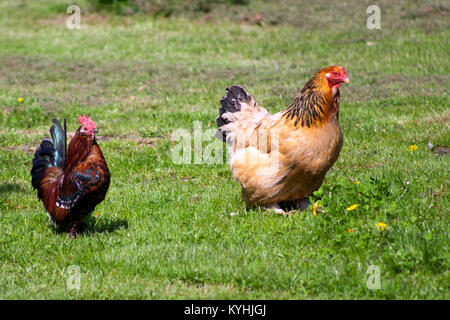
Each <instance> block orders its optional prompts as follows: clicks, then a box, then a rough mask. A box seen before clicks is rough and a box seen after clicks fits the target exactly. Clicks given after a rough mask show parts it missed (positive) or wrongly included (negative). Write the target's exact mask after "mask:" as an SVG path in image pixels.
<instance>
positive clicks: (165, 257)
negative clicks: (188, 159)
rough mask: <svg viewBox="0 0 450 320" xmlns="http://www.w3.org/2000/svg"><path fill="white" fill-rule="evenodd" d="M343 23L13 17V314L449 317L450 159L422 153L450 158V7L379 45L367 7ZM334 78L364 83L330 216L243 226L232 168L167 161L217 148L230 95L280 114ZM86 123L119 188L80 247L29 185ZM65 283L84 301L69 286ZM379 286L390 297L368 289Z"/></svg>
mask: <svg viewBox="0 0 450 320" xmlns="http://www.w3.org/2000/svg"><path fill="white" fill-rule="evenodd" d="M329 3H330V1H324V0H317V1H314V3H313V4H307V3H306V1H293V0H285V1H281V2H279V3H278V4H276V3H273V2H265V1H260V0H252V1H250V4H248V5H244V6H241V5H233V6H231V7H227V6H225V5H222V4H219V5H214V6H213V7H212V8H211V9H210V10H209V9H208V12H207V13H204V12H191V13H189V14H183V13H177V12H175V13H174V14H172V15H170V17H162V16H161V15H148V14H141V13H137V14H131V15H121V14H117V13H114V12H112V11H105V12H96V11H94V10H93V9H92V8H91V7H90V6H89V5H88V2H87V1H86V0H82V1H78V4H79V5H80V6H81V10H82V17H81V29H80V30H69V29H68V28H66V18H67V16H66V13H65V12H66V8H67V6H68V5H69V4H72V3H67V2H65V1H55V0H52V1H23V0H22V1H6V0H1V1H0V30H1V31H0V106H1V110H0V124H1V126H0V298H2V299H73V298H75V299H186V298H192V299H205V298H209V299H449V297H450V296H449V291H448V288H449V285H450V273H449V267H450V263H449V258H450V257H449V250H448V245H449V235H448V231H449V213H450V210H449V192H448V189H449V180H450V174H449V173H450V171H449V168H450V161H449V160H450V158H449V156H448V155H443V154H436V153H435V152H433V151H432V150H429V149H428V148H427V144H428V143H432V144H433V145H435V146H436V145H439V146H447V147H448V146H449V145H450V134H449V126H450V108H449V106H450V101H449V96H448V93H449V89H450V85H449V83H450V76H449V74H450V62H449V61H450V43H449V36H450V25H449V21H450V20H449V12H450V6H449V5H448V3H445V2H444V1H442V2H439V1H406V0H401V1H387V0H385V1H378V4H379V6H380V8H381V29H380V30H376V29H375V30H369V29H368V28H367V27H366V19H367V17H368V15H367V13H366V9H367V6H368V4H367V3H364V2H363V1H356V0H354V1H347V2H344V3H339V4H337V2H336V4H329ZM85 8H87V9H86V10H85ZM258 15H259V16H260V17H262V19H260V17H259V16H258ZM255 17H256V18H255ZM332 64H339V65H342V66H344V67H345V68H346V69H347V72H348V74H349V77H350V80H351V83H350V84H349V85H343V86H342V87H341V106H340V108H341V109H340V110H341V111H340V123H341V128H342V132H343V134H344V139H345V140H344V147H343V149H342V151H341V155H340V157H339V160H338V161H337V163H336V164H335V165H334V167H333V168H332V169H331V170H330V172H329V173H328V175H327V178H326V179H325V182H324V184H323V186H322V188H321V189H320V190H319V192H317V194H316V195H315V196H314V197H313V198H314V199H313V200H314V201H315V200H318V202H317V204H318V205H319V206H320V210H318V212H316V213H317V215H314V214H313V209H312V207H310V208H309V209H308V210H307V211H305V212H302V213H299V212H297V213H294V214H292V215H290V216H289V217H283V216H278V215H275V214H268V213H266V212H264V211H263V210H261V209H250V208H246V206H245V204H244V203H243V202H242V200H241V195H240V186H239V184H238V183H237V182H235V181H234V180H233V178H232V176H231V172H230V170H229V167H228V166H227V165H226V163H223V164H214V165H209V164H205V163H203V164H194V159H192V164H175V163H174V162H173V161H172V159H171V155H170V150H171V148H173V147H174V146H175V145H176V142H173V141H172V142H171V135H172V133H173V132H175V131H176V130H178V129H186V130H189V131H190V132H193V123H194V121H201V124H202V128H203V130H204V131H206V130H207V129H213V128H215V118H216V116H217V112H218V107H219V100H220V99H221V98H222V96H223V95H224V93H225V88H226V87H227V86H229V85H233V84H241V85H243V86H244V87H245V88H246V89H247V90H248V91H249V92H250V94H252V95H253V96H254V97H255V99H256V100H257V101H258V102H259V103H260V104H261V105H262V106H264V107H266V108H267V109H269V110H270V111H271V112H277V111H279V110H282V109H284V108H285V107H287V106H288V105H289V103H290V102H291V101H292V100H293V98H294V97H295V96H296V94H297V92H298V91H299V89H300V88H301V87H302V86H303V85H304V84H305V82H306V81H307V80H308V79H309V78H310V77H311V76H312V75H313V74H314V73H315V72H316V71H317V70H318V69H320V68H322V67H324V66H326V65H332ZM19 98H22V99H23V102H20V101H19ZM82 113H87V114H89V115H90V116H92V117H93V120H94V121H95V122H96V123H97V126H98V129H99V133H98V141H99V145H100V147H101V148H102V150H103V153H104V155H105V158H106V160H107V162H108V165H109V168H110V171H111V176H112V177H111V186H110V189H109V192H108V195H107V198H106V200H105V201H104V202H103V203H101V204H100V205H99V206H98V207H97V208H96V210H95V211H94V214H93V215H92V217H91V218H90V220H89V223H88V231H87V233H86V234H84V235H82V236H79V237H78V238H76V239H75V240H71V239H69V237H68V236H67V235H66V234H61V233H58V232H56V231H55V230H54V228H53V226H52V225H51V223H50V221H49V218H48V215H47V213H46V212H45V210H44V207H43V205H42V203H41V202H39V201H38V199H37V194H36V192H35V191H33V190H32V187H31V183H30V181H31V176H30V170H31V160H32V157H33V153H34V150H35V149H36V148H37V146H38V145H39V143H40V141H41V140H42V138H44V137H45V136H48V135H49V133H48V130H49V128H50V125H51V121H52V119H53V118H58V119H60V120H62V119H63V118H64V117H65V118H66V119H67V124H68V130H69V131H70V132H72V133H73V132H74V131H75V130H76V129H77V127H78V123H77V118H78V116H79V115H80V114H82ZM212 141H213V140H212V139H211V140H210V141H205V142H204V145H205V146H206V145H208V144H209V143H212ZM411 146H416V148H415V147H411ZM414 149H415V150H414ZM319 199H320V200H319ZM353 204H358V205H359V206H358V207H357V208H356V209H355V210H346V209H347V208H348V207H350V206H351V205H353ZM231 213H234V214H231ZM379 222H382V223H385V224H386V225H387V228H385V229H384V230H383V228H379V227H378V228H377V226H376V225H375V224H377V223H379ZM349 229H350V230H349ZM351 231H353V232H351ZM70 266H77V267H79V268H80V271H81V280H80V289H79V290H74V289H70V288H68V286H67V281H68V280H70V274H69V273H68V271H67V269H68V267H70ZM369 266H377V267H378V268H379V271H380V273H379V275H380V285H381V287H380V288H379V289H370V288H369V287H368V286H367V280H370V279H369V278H370V277H371V273H367V270H368V268H369Z"/></svg>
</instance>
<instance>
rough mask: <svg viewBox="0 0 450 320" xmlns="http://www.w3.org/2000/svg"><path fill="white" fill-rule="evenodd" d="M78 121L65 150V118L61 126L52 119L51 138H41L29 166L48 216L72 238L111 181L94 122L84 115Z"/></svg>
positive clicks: (102, 196) (79, 230) (78, 231)
mask: <svg viewBox="0 0 450 320" xmlns="http://www.w3.org/2000/svg"><path fill="white" fill-rule="evenodd" d="M79 122H80V124H81V126H80V127H79V128H78V130H77V132H76V133H75V135H74V137H73V138H72V139H71V141H70V144H69V147H68V148H67V152H66V141H67V138H66V128H65V127H66V123H65V120H64V129H63V128H62V127H61V125H60V123H59V122H58V121H57V120H55V119H54V120H53V123H54V125H53V126H52V127H51V129H50V133H51V135H52V140H49V139H44V140H43V141H42V143H41V145H40V146H39V148H38V149H37V150H36V153H35V156H34V159H33V168H32V169H31V176H32V185H33V187H34V189H37V191H38V197H39V199H40V200H42V202H43V203H44V207H45V209H46V210H47V212H48V213H49V214H50V219H51V220H52V222H53V223H54V224H55V226H56V227H58V228H60V229H61V230H63V231H66V232H68V233H69V235H70V236H71V237H76V236H77V234H79V233H80V232H82V231H83V228H84V226H85V220H86V218H87V217H88V215H89V214H90V213H91V212H92V211H93V210H94V208H95V207H96V206H97V205H98V204H99V203H100V202H102V201H103V200H104V198H105V196H106V193H107V191H108V188H109V183H110V174H109V170H108V166H107V164H106V160H105V158H104V156H103V153H102V151H101V149H100V147H99V145H98V144H97V141H96V139H95V132H96V131H97V130H96V129H95V125H94V123H93V122H92V120H91V119H90V118H88V117H85V116H83V117H80V118H79Z"/></svg>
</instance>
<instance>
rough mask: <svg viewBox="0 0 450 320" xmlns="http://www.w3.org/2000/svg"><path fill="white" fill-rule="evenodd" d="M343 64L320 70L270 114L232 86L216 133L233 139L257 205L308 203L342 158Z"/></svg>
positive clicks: (245, 193)
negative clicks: (294, 95) (281, 109)
mask: <svg viewBox="0 0 450 320" xmlns="http://www.w3.org/2000/svg"><path fill="white" fill-rule="evenodd" d="M343 82H346V83H349V82H350V81H349V79H348V77H347V73H346V71H345V69H344V68H343V67H341V66H329V67H326V68H323V69H322V70H320V71H319V72H317V73H316V74H315V75H314V76H313V77H312V78H311V79H310V80H309V81H308V82H307V83H306V84H305V86H304V87H303V88H302V89H301V91H300V93H299V95H298V96H297V97H296V98H295V99H294V101H293V102H292V103H291V105H290V106H289V107H288V108H286V109H285V110H283V111H281V112H278V113H276V114H273V115H272V114H270V113H269V112H267V110H266V109H264V108H262V107H260V106H258V104H257V103H256V101H255V100H254V99H253V98H252V97H251V96H250V95H249V94H248V93H247V92H246V91H245V90H244V89H243V88H242V87H240V86H232V87H228V88H227V89H226V95H225V96H224V97H223V98H222V100H221V108H220V109H219V117H218V118H217V119H216V123H217V125H218V127H219V129H218V131H217V134H216V137H217V138H219V139H221V140H223V141H224V142H227V144H228V154H229V155H230V167H231V171H232V173H233V177H234V178H235V179H236V180H237V181H238V182H239V183H240V185H241V187H242V197H243V199H244V201H245V202H246V203H247V204H248V205H251V206H254V205H257V206H263V207H264V208H265V209H266V210H274V211H275V213H279V214H284V213H285V211H284V210H283V209H282V208H281V207H280V203H282V204H285V203H288V204H289V205H293V206H294V207H297V208H300V209H301V210H303V209H305V208H306V207H307V206H308V204H309V200H308V199H309V196H310V195H311V194H312V193H313V192H314V191H316V190H317V189H319V187H320V186H321V184H322V182H323V180H324V178H325V175H326V173H327V172H328V170H329V169H330V168H331V167H332V166H333V164H334V163H335V162H336V160H337V159H338V156H339V153H340V151H341V148H342V143H343V136H342V133H341V129H340V127H339V121H338V120H339V86H340V85H341V84H342V83H343Z"/></svg>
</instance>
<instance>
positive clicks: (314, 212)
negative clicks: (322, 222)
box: [313, 201, 319, 217]
mask: <svg viewBox="0 0 450 320" xmlns="http://www.w3.org/2000/svg"><path fill="white" fill-rule="evenodd" d="M318 207H319V205H318V204H317V201H316V202H314V204H313V215H314V217H317V208H318Z"/></svg>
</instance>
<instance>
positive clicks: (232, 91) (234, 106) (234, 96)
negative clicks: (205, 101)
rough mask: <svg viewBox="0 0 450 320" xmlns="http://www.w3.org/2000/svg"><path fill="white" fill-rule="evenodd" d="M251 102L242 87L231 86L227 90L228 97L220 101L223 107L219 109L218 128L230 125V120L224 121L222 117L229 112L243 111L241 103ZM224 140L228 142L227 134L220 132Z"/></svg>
mask: <svg viewBox="0 0 450 320" xmlns="http://www.w3.org/2000/svg"><path fill="white" fill-rule="evenodd" d="M249 100H250V96H249V95H248V93H247V92H246V91H245V90H244V88H242V87H241V86H231V87H228V88H227V89H226V95H225V96H224V97H223V98H222V100H220V104H221V105H222V106H221V107H220V108H219V116H218V117H217V119H216V123H217V126H218V127H219V131H220V127H222V126H224V125H226V124H228V123H230V121H229V120H227V119H224V118H223V117H222V115H223V114H224V113H227V112H232V113H234V112H239V111H241V102H243V103H247V102H248V101H249ZM220 134H221V135H222V140H223V141H224V142H226V133H225V132H223V131H220Z"/></svg>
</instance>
